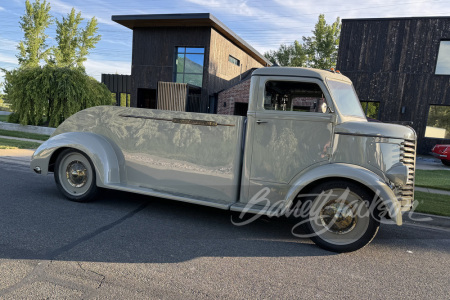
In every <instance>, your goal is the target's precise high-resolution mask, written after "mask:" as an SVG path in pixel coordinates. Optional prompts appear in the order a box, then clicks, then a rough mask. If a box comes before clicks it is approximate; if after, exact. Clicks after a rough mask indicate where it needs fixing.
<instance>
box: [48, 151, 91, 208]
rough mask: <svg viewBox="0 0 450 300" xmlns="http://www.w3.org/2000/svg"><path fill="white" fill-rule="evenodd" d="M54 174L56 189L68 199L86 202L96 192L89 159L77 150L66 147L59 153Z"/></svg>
mask: <svg viewBox="0 0 450 300" xmlns="http://www.w3.org/2000/svg"><path fill="white" fill-rule="evenodd" d="M54 176H55V181H56V185H57V186H58V189H59V190H60V191H61V193H63V195H64V196H65V197H66V198H68V199H69V200H72V201H76V202H88V201H92V200H93V199H94V197H95V196H96V195H97V193H98V188H97V185H96V183H95V168H94V166H93V164H92V162H91V160H90V159H89V158H88V157H87V156H86V155H85V154H83V153H82V152H80V151H78V150H75V149H66V150H64V151H63V152H61V153H60V155H59V156H58V158H57V159H56V163H55V171H54Z"/></svg>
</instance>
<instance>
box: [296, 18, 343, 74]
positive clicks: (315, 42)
mask: <svg viewBox="0 0 450 300" xmlns="http://www.w3.org/2000/svg"><path fill="white" fill-rule="evenodd" d="M340 33H341V20H340V18H339V17H338V18H337V19H336V21H335V22H334V23H333V24H331V25H328V24H327V23H326V21H325V16H324V15H323V14H321V15H319V21H318V22H317V24H316V26H315V28H314V30H313V34H314V35H313V36H312V37H303V43H304V45H305V48H306V49H307V50H306V52H307V56H308V66H310V67H313V68H317V69H329V68H331V67H336V62H337V54H338V49H339V36H340Z"/></svg>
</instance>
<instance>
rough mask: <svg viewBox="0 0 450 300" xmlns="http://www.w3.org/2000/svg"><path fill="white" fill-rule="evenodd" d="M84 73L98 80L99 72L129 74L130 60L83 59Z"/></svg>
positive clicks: (99, 78) (99, 77)
mask: <svg viewBox="0 0 450 300" xmlns="http://www.w3.org/2000/svg"><path fill="white" fill-rule="evenodd" d="M84 66H85V68H86V73H88V74H89V76H92V77H94V78H95V79H97V80H98V81H100V80H101V74H124V75H126V74H128V75H129V74H130V73H131V62H125V61H111V60H93V59H89V58H88V60H87V61H85V63H84Z"/></svg>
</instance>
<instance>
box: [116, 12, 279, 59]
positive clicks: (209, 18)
mask: <svg viewBox="0 0 450 300" xmlns="http://www.w3.org/2000/svg"><path fill="white" fill-rule="evenodd" d="M111 19H112V20H113V21H114V22H117V23H119V24H121V25H123V26H125V27H127V28H130V29H135V28H146V27H212V28H214V29H215V30H216V31H218V32H219V33H220V34H222V35H223V36H225V37H226V38H227V39H228V40H230V41H231V42H233V43H234V44H235V45H236V46H238V47H239V48H241V49H242V50H244V51H245V52H246V53H247V54H248V55H250V56H251V57H253V58H254V59H255V60H256V61H258V62H259V63H260V64H262V65H264V66H271V65H272V63H271V62H270V61H269V60H268V59H267V58H265V57H264V56H263V55H262V54H261V53H259V52H258V51H256V50H255V49H254V48H253V47H252V46H250V45H249V44H248V43H247V42H245V41H244V40H243V39H242V38H240V37H239V36H238V35H237V34H236V33H234V32H233V31H232V30H231V29H229V28H228V27H227V26H225V25H224V24H223V23H222V22H220V21H219V20H218V19H217V18H216V17H214V16H213V15H212V14H209V13H201V14H162V15H122V16H112V17H111Z"/></svg>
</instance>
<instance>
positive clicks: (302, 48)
mask: <svg viewBox="0 0 450 300" xmlns="http://www.w3.org/2000/svg"><path fill="white" fill-rule="evenodd" d="M312 32H313V36H311V37H302V43H300V42H299V41H297V40H296V41H294V43H293V45H285V44H282V45H281V46H280V48H278V50H275V51H273V50H271V51H268V52H266V53H265V54H264V56H265V57H266V58H267V59H268V60H270V61H271V62H272V63H276V64H278V65H280V66H289V67H313V68H318V69H329V68H331V67H335V66H336V61H337V53H338V47H339V36H340V32H341V23H340V19H339V18H337V19H336V21H335V22H334V23H333V24H331V25H328V24H327V23H326V21H325V16H324V15H323V14H321V15H319V20H318V22H317V24H316V25H315V27H314V30H313V31H312Z"/></svg>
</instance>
